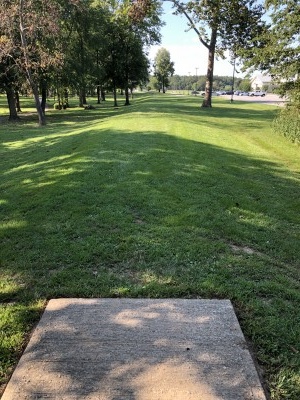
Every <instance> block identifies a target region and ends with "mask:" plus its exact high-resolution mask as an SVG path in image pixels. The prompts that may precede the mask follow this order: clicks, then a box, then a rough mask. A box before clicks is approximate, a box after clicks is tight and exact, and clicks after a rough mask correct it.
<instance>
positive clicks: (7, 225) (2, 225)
mask: <svg viewBox="0 0 300 400" xmlns="http://www.w3.org/2000/svg"><path fill="white" fill-rule="evenodd" d="M27 224H28V222H27V221H20V220H10V221H5V222H0V229H20V228H24V227H25V226H27Z"/></svg>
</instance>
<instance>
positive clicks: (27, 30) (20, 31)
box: [0, 0, 82, 126]
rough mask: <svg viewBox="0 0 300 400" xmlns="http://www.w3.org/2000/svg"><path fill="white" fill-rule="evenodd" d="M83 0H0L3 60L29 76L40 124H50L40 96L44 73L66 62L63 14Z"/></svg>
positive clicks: (0, 46)
mask: <svg viewBox="0 0 300 400" xmlns="http://www.w3.org/2000/svg"><path fill="white" fill-rule="evenodd" d="M80 1H82V0H62V1H59V0H48V1H43V0H26V1H25V0H0V8H1V19H0V63H3V62H5V60H10V63H13V64H14V65H15V66H16V67H17V68H18V70H19V71H20V72H21V73H23V74H24V76H25V77H26V79H27V81H28V84H29V86H30V88H31V91H32V94H33V97H34V100H35V106H36V110H37V113H38V119H39V125H40V126H42V125H45V123H46V118H45V113H44V110H43V107H42V105H41V102H40V99H39V90H38V86H39V82H40V74H41V73H44V71H45V70H47V69H49V68H51V67H53V66H54V67H58V66H59V65H61V64H62V60H63V45H62V42H61V41H60V40H59V39H60V30H61V21H62V16H63V14H64V13H65V11H66V9H68V7H70V6H71V5H73V6H77V5H78V4H79V3H80Z"/></svg>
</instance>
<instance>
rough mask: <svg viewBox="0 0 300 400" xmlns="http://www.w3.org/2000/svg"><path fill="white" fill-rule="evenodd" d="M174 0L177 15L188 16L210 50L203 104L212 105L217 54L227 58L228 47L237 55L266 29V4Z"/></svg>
mask: <svg viewBox="0 0 300 400" xmlns="http://www.w3.org/2000/svg"><path fill="white" fill-rule="evenodd" d="M167 1H171V2H172V3H173V6H174V10H175V14H183V15H185V17H186V18H187V23H188V27H189V29H193V30H194V31H195V33H196V34H197V36H198V39H199V41H200V43H201V44H202V45H203V46H205V47H206V48H207V50H208V62H207V75H206V85H205V96H204V99H203V103H202V107H211V106H212V101H211V98H212V84H213V74H214V61H215V56H216V55H217V56H220V57H224V53H225V51H226V50H229V51H230V52H231V53H232V54H233V55H235V53H236V51H237V49H238V48H239V47H245V46H247V45H248V43H249V42H250V40H251V39H253V37H255V36H257V35H258V33H259V32H260V31H261V30H262V29H263V27H264V23H263V21H262V19H261V18H262V15H263V11H264V10H263V7H262V5H261V2H260V1H256V0H231V1H228V0H210V1H208V0H196V1H195V0H192V1H187V2H180V1H179V0H167Z"/></svg>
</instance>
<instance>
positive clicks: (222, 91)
mask: <svg viewBox="0 0 300 400" xmlns="http://www.w3.org/2000/svg"><path fill="white" fill-rule="evenodd" d="M217 94H218V95H222V94H226V92H225V90H219V91H218V92H217Z"/></svg>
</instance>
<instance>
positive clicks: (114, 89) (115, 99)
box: [113, 81, 118, 107]
mask: <svg viewBox="0 0 300 400" xmlns="http://www.w3.org/2000/svg"><path fill="white" fill-rule="evenodd" d="M113 86H114V88H113V91H114V107H118V102H117V88H116V83H115V81H114V83H113Z"/></svg>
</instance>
